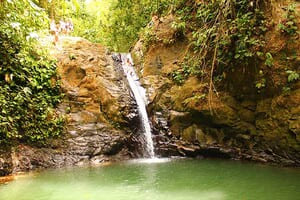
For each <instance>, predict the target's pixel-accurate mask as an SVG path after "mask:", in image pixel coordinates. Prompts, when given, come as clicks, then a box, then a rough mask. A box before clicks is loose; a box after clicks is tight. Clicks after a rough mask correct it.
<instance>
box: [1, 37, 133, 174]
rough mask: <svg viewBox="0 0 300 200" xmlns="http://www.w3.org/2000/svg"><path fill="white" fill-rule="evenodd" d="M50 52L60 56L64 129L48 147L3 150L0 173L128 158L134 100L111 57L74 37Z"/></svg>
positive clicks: (98, 47)
mask: <svg viewBox="0 0 300 200" xmlns="http://www.w3.org/2000/svg"><path fill="white" fill-rule="evenodd" d="M51 54H53V56H54V57H55V58H56V59H57V60H58V72H59V74H60V76H61V82H62V90H63V92H64V94H65V97H64V100H63V102H62V103H61V105H60V106H59V108H58V112H59V113H60V114H62V115H64V116H65V117H66V125H65V133H64V135H63V136H62V137H61V138H58V139H54V140H53V141H50V142H49V145H47V146H46V147H34V146H28V145H24V144H19V145H17V146H14V147H8V149H5V150H3V151H2V150H1V151H0V155H1V156H0V176H1V175H7V174H10V173H14V172H20V171H27V170H32V169H37V168H49V167H51V168H56V167H63V166H72V165H81V164H87V163H93V164H97V163H101V162H105V161H111V160H119V159H128V158H129V157H130V156H131V154H130V153H129V151H128V148H132V147H131V146H130V145H129V144H130V140H131V137H132V131H131V130H130V126H134V125H137V124H136V123H137V120H138V116H137V110H136V104H135V101H134V100H133V98H132V97H131V96H130V91H129V90H128V88H127V85H126V83H125V82H124V81H123V78H124V77H123V75H122V72H121V71H119V70H118V68H116V67H115V66H114V62H113V60H112V58H111V55H109V54H108V53H107V52H106V49H105V48H103V47H102V46H100V45H98V44H93V43H90V42H88V41H86V40H83V39H81V38H72V37H65V38H61V41H60V44H59V46H58V47H55V49H51ZM131 152H132V149H131Z"/></svg>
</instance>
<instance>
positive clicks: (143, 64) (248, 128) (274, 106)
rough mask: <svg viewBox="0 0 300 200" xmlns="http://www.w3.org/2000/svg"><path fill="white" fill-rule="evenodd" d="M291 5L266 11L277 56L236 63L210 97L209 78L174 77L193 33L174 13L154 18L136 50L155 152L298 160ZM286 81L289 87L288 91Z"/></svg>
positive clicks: (299, 121)
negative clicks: (178, 24) (288, 56)
mask: <svg viewBox="0 0 300 200" xmlns="http://www.w3.org/2000/svg"><path fill="white" fill-rule="evenodd" d="M287 5H288V2H282V1H278V2H276V3H274V4H273V5H272V6H271V7H270V10H269V11H268V13H267V15H268V17H269V18H268V19H269V20H270V21H271V18H272V25H270V26H269V31H268V32H267V33H266V38H267V39H266V47H265V48H266V51H269V52H271V53H272V55H274V56H273V57H274V63H275V64H274V66H273V67H272V68H270V67H266V66H264V63H261V64H260V65H259V66H255V65H253V66H251V67H249V68H245V67H242V66H240V67H239V66H236V68H235V69H236V70H235V71H231V72H228V73H227V74H224V76H223V79H222V80H220V83H218V84H216V88H215V89H214V93H213V96H212V98H210V99H209V98H208V93H209V92H208V90H209V84H210V82H209V80H207V79H205V78H199V77H197V76H189V77H188V78H187V80H185V81H184V82H183V83H181V84H177V83H176V82H174V80H173V77H172V76H173V75H174V72H176V70H182V69H181V66H182V65H181V64H182V63H183V62H184V59H185V57H186V55H187V51H188V48H189V47H190V43H189V41H190V40H191V37H192V36H191V33H189V31H188V30H187V32H186V33H185V36H184V37H182V36H180V37H178V35H176V30H174V28H173V27H172V26H173V25H172V24H173V23H174V22H175V21H176V18H175V16H174V15H173V14H169V15H167V16H165V17H162V18H161V19H159V20H157V21H154V22H153V23H152V24H153V27H151V28H150V29H151V31H152V32H151V34H152V35H151V38H150V39H149V35H148V36H146V37H142V38H141V39H140V40H139V41H138V42H137V44H136V45H135V46H134V47H133V48H132V54H133V58H134V61H135V63H136V65H137V69H138V71H139V72H140V76H141V80H142V82H143V84H144V86H145V87H146V88H147V91H148V94H149V99H150V101H151V103H150V105H149V112H151V113H152V122H153V124H154V127H155V128H156V136H155V141H156V148H157V149H156V151H157V152H159V153H160V154H161V155H164V156H169V155H183V156H192V157H197V156H213V157H225V158H232V159H244V160H253V161H259V162H271V163H277V164H280V165H290V166H299V165H300V137H299V133H300V132H299V130H300V126H299V125H300V110H299V109H300V83H299V81H297V82H295V83H293V84H289V83H288V82H287V74H286V67H287V65H286V63H285V62H283V61H282V56H283V54H284V52H294V55H296V58H294V59H293V60H289V62H288V63H289V65H290V66H289V67H291V68H293V70H294V71H297V72H298V73H299V70H300V68H299V66H300V62H299V61H300V60H299V55H300V51H299V48H298V47H299V45H300V44H299V36H296V39H293V42H292V43H291V41H290V39H288V38H287V37H286V36H283V35H282V34H281V33H280V31H279V30H278V26H279V25H278V24H279V23H280V22H282V21H283V20H284V19H283V18H284V16H285V14H284V12H285V9H284V8H286V7H287ZM271 9H272V10H271ZM299 9H300V7H299V4H297V6H296V10H297V11H299ZM298 13H299V12H298ZM298 22H299V18H298ZM298 25H299V24H298ZM149 40H151V41H150V42H149ZM262 71H263V72H264V73H266V76H267V82H268V83H267V86H266V88H265V89H263V90H262V91H259V90H258V89H257V88H256V87H255V80H256V79H255V78H257V76H259V75H257V74H259V73H260V72H262ZM203 73H206V72H205V71H204V72H203ZM207 73H210V72H207ZM175 75H176V74H175ZM217 81H218V80H217ZM217 81H216V82H217ZM286 85H289V89H290V91H289V92H282V90H281V89H282V88H284V86H286ZM168 129H169V130H168Z"/></svg>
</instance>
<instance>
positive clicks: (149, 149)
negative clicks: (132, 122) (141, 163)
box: [121, 53, 154, 158]
mask: <svg viewBox="0 0 300 200" xmlns="http://www.w3.org/2000/svg"><path fill="white" fill-rule="evenodd" d="M121 60H122V68H123V70H124V73H125V75H126V78H127V80H128V83H129V86H130V88H131V91H132V93H133V95H134V98H135V100H136V103H137V105H138V110H139V116H140V121H141V123H142V128H143V134H144V139H145V143H146V144H145V150H146V156H147V157H150V158H154V147H153V140H152V133H151V126H150V123H149V118H148V114H147V110H146V105H147V104H148V102H147V98H146V90H145V89H144V88H143V87H142V86H141V84H140V82H139V77H138V76H137V75H136V73H135V70H134V67H133V61H132V58H131V55H130V54H127V53H123V54H121Z"/></svg>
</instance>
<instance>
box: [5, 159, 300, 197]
mask: <svg viewBox="0 0 300 200" xmlns="http://www.w3.org/2000/svg"><path fill="white" fill-rule="evenodd" d="M299 188H300V171H299V170H298V169H282V168H274V167H268V166H261V165H254V164H245V163H240V162H234V161H223V160H184V159H179V160H170V159H161V160H160V159H155V160H153V159H144V160H133V161H129V162H123V163H118V164H113V165H110V166H104V167H99V168H73V169H65V170H51V171H46V172H42V173H38V174H35V175H34V176H28V177H23V178H20V179H17V180H15V181H13V182H10V183H9V184H6V185H0V200H102V199H103V200H171V199H172V200H202V199H203V200H244V199H245V200H251V199H253V200H268V199H271V200H277V199H278V200H289V199H291V200H294V199H297V198H299V196H300V191H299Z"/></svg>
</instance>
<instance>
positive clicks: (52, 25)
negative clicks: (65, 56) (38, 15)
mask: <svg viewBox="0 0 300 200" xmlns="http://www.w3.org/2000/svg"><path fill="white" fill-rule="evenodd" d="M58 31H59V30H58V27H57V25H56V23H55V21H54V20H51V23H50V34H51V35H53V36H54V40H53V44H54V45H56V44H57V42H58Z"/></svg>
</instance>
